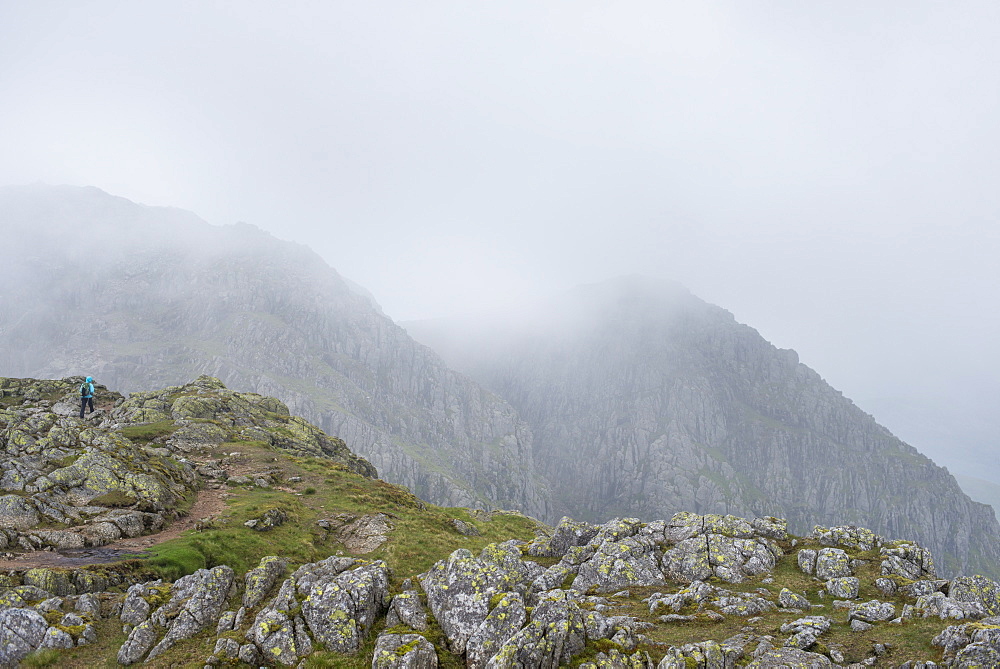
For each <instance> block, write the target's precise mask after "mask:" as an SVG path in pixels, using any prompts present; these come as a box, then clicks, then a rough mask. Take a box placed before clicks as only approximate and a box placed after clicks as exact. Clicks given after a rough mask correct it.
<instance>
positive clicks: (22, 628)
mask: <svg viewBox="0 0 1000 669" xmlns="http://www.w3.org/2000/svg"><path fill="white" fill-rule="evenodd" d="M48 629H49V624H48V622H46V621H45V618H44V617H43V616H42V614H40V613H38V612H37V611H32V610H31V609H5V610H3V611H0V666H2V667H16V666H17V665H18V663H19V662H20V661H21V660H22V659H24V657H25V656H26V655H27V654H28V653H30V652H31V651H33V650H35V649H37V648H38V647H39V646H40V645H41V643H42V642H43V641H44V639H45V633H46V631H47V630H48Z"/></svg>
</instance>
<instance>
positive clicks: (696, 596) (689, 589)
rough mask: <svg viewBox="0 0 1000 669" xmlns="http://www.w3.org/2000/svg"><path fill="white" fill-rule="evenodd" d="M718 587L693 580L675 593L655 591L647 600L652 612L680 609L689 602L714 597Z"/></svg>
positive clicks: (707, 600)
mask: <svg viewBox="0 0 1000 669" xmlns="http://www.w3.org/2000/svg"><path fill="white" fill-rule="evenodd" d="M718 590H719V589H718V588H716V587H715V586H713V585H709V584H708V583H704V582H702V581H692V582H691V583H690V584H688V585H687V586H685V587H683V588H681V589H680V590H679V591H678V592H676V593H673V594H663V593H654V594H653V595H650V596H649V597H648V598H647V599H646V600H645V601H646V602H648V603H649V612H650V613H661V612H663V611H674V612H677V611H680V610H681V609H683V608H684V607H685V606H686V605H687V604H689V603H694V604H704V603H707V602H709V601H710V600H712V599H714V598H715V596H716V592H718Z"/></svg>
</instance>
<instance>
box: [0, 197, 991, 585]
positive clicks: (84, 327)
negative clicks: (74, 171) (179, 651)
mask: <svg viewBox="0 0 1000 669" xmlns="http://www.w3.org/2000/svg"><path fill="white" fill-rule="evenodd" d="M12 203H13V204H12ZM53 217H55V218H56V219H57V220H56V221H55V222H53V220H52V219H53ZM0 224H3V225H5V226H6V227H7V228H9V230H8V233H9V234H8V235H7V236H6V238H7V239H9V243H10V246H11V251H12V256H13V257H12V264H11V267H10V269H11V270H12V271H13V275H14V276H16V277H17V281H15V282H13V284H12V290H10V291H5V293H4V294H3V295H2V296H0V328H2V329H0V333H2V334H0V336H2V337H3V342H4V343H5V346H4V347H2V349H0V368H3V369H5V370H7V372H6V373H8V374H11V375H22V376H36V377H37V376H53V377H58V376H63V375H65V374H66V373H77V372H79V371H81V370H88V371H89V373H91V374H92V375H94V376H95V377H97V378H98V380H99V381H103V382H105V383H108V384H111V385H115V386H118V387H123V388H126V389H143V388H152V387H161V386H163V385H171V384H176V383H178V382H180V381H181V380H183V379H185V378H193V377H195V376H198V375H200V374H209V375H212V376H217V377H220V378H222V379H223V380H224V381H225V382H226V383H229V384H232V385H236V386H239V387H246V388H251V389H253V390H254V391H256V392H259V393H262V394H266V395H275V396H278V397H279V398H280V399H282V400H283V401H284V402H285V403H286V404H287V405H288V406H289V408H290V409H291V410H292V411H293V412H294V413H296V414H297V415H302V416H304V417H306V418H307V419H309V420H311V421H312V422H315V423H317V424H318V425H319V426H320V427H321V428H322V429H324V430H326V431H327V432H329V433H331V434H337V435H338V436H340V437H341V438H343V439H344V440H345V441H347V442H348V443H350V444H351V446H352V448H354V449H356V450H357V451H358V452H359V453H360V454H361V455H362V456H363V457H366V458H367V459H368V460H370V461H371V462H372V464H373V465H375V466H376V467H377V468H378V470H379V471H380V472H382V474H383V476H385V478H386V479H387V480H390V481H393V482H396V483H400V484H403V485H405V486H407V487H408V488H410V489H411V490H412V491H414V492H415V493H416V494H418V495H419V496H421V497H422V498H424V499H427V500H429V501H434V502H437V503H442V504H449V505H461V506H480V507H485V508H498V507H499V508H519V509H521V510H523V511H524V512H525V513H528V514H529V515H532V516H535V517H539V518H543V519H546V520H549V521H551V522H554V521H555V520H556V519H558V518H559V517H560V516H561V515H563V514H565V513H569V514H570V515H572V516H576V517H578V518H580V519H591V520H595V521H596V520H604V519H606V518H610V517H615V516H629V517H641V518H656V517H666V516H669V515H670V514H671V513H673V512H675V511H678V510H683V509H692V510H695V511H697V512H703V513H704V512H720V513H734V514H742V515H778V516H781V517H787V518H788V519H789V522H790V523H791V525H792V526H793V527H795V528H796V529H798V530H803V529H806V530H807V529H808V528H804V527H801V525H802V524H803V523H806V522H809V519H812V521H813V522H816V521H818V522H833V521H834V520H836V521H838V522H845V521H846V522H854V523H857V524H859V525H863V526H870V527H873V528H874V529H875V530H876V531H879V532H882V533H885V534H887V535H889V536H910V537H914V538H916V539H917V540H920V541H922V542H924V543H926V544H927V545H928V546H930V547H932V548H933V549H934V550H935V551H936V552H937V553H938V554H939V556H941V557H940V563H941V564H942V565H943V566H944V568H945V569H947V570H951V571H955V572H958V573H967V572H968V571H970V570H977V571H982V572H985V573H995V570H996V569H997V565H998V564H1000V557H998V555H997V550H998V549H997V547H996V544H997V543H1000V528H998V527H997V523H996V519H995V518H994V517H993V515H992V514H991V513H987V512H986V510H985V509H983V508H980V507H979V506H977V505H976V504H975V503H973V502H971V500H969V499H968V498H967V497H966V496H965V495H964V494H963V493H962V492H961V491H960V490H959V489H958V487H957V485H956V484H955V483H954V480H953V479H951V478H950V476H949V475H947V473H946V472H943V470H940V469H939V468H937V467H936V466H935V465H933V463H931V462H930V461H929V460H927V459H926V458H924V457H923V456H921V455H920V454H919V453H917V452H916V451H915V450H914V449H912V448H911V447H909V446H907V445H906V444H903V443H902V442H899V441H898V440H895V439H894V438H893V437H892V435H891V434H889V433H888V431H886V430H885V429H884V428H881V427H880V426H878V425H877V423H875V421H874V420H873V419H872V418H871V417H870V416H868V415H867V414H864V412H862V411H861V410H860V409H858V408H857V407H856V406H854V405H853V403H851V402H850V401H849V400H847V399H846V398H844V397H843V395H842V394H841V393H839V392H838V391H836V390H835V389H833V388H831V387H830V386H829V385H828V384H825V382H823V381H822V378H821V377H819V375H818V374H817V373H816V372H814V371H813V370H810V369H809V368H808V367H806V366H805V365H802V364H801V363H800V362H799V360H798V357H797V355H796V354H795V353H794V351H789V350H784V351H783V350H779V349H776V348H774V347H773V346H772V345H770V344H769V343H767V342H766V341H765V340H764V339H763V338H762V337H760V335H759V333H757V332H756V331H755V330H753V329H752V328H750V327H749V326H745V325H741V324H739V323H737V322H736V320H735V319H734V318H733V316H732V314H730V313H729V312H726V311H725V310H723V309H721V308H719V307H714V306H711V305H708V304H707V303H705V302H703V301H701V300H699V299H698V298H696V297H695V296H693V295H692V294H691V293H690V292H689V291H686V290H685V289H683V288H681V287H680V286H678V285H676V284H672V285H670V286H667V287H665V288H664V287H663V286H662V284H660V283H657V282H651V281H650V280H646V279H636V278H634V277H633V278H630V279H622V280H618V281H612V282H609V283H607V284H605V285H603V286H599V287H597V288H595V287H593V286H592V287H589V288H586V287H585V288H581V289H579V290H578V291H576V292H575V293H573V295H572V296H571V298H570V299H568V300H564V301H561V302H559V303H556V304H555V305H553V306H550V307H547V308H546V309H543V310H542V311H541V312H537V311H536V312H535V313H532V312H531V310H530V309H528V310H526V311H525V312H524V313H523V314H521V315H519V317H518V319H517V321H516V323H512V322H511V321H510V320H508V321H507V323H506V326H507V327H509V326H511V325H516V330H517V332H515V335H510V334H509V333H506V332H505V328H504V327H497V326H496V325H495V324H488V325H487V326H486V327H484V328H480V330H481V331H485V332H486V333H487V334H489V337H487V338H482V337H480V336H478V335H477V334H476V330H475V329H470V330H469V331H468V332H469V333H471V334H467V335H463V337H464V338H465V343H466V344H467V345H468V346H467V348H469V349H470V350H469V351H467V355H466V354H463V355H465V358H466V360H471V361H475V360H477V359H478V360H480V361H481V364H482V367H481V368H479V367H476V366H475V365H473V366H471V367H470V366H467V364H466V363H463V362H461V361H457V362H453V364H454V366H456V367H457V368H458V369H459V372H456V371H453V370H452V369H451V368H449V367H448V365H446V364H445V362H444V360H442V358H441V357H439V355H438V354H436V353H434V352H433V351H432V350H431V349H430V348H428V347H426V346H424V345H423V344H419V343H417V341H415V340H414V339H413V338H412V337H411V336H410V335H409V334H408V333H407V332H406V331H405V330H404V329H403V328H401V327H400V326H399V325H397V324H395V323H394V322H392V320H391V319H389V318H388V317H387V316H386V315H385V314H384V313H382V312H381V310H380V309H378V308H377V307H375V306H373V304H372V301H371V298H370V296H366V295H365V294H364V291H358V290H357V288H356V287H352V286H351V285H349V284H348V283H347V282H345V281H344V280H343V279H342V277H340V275H339V274H338V273H337V272H336V271H335V270H334V269H332V268H330V267H329V266H328V265H327V264H326V263H325V262H324V261H323V260H322V259H321V258H319V256H317V255H316V254H315V253H312V252H311V251H309V250H308V249H307V248H306V247H303V246H301V245H298V244H292V243H288V242H282V241H280V240H277V239H275V238H274V237H272V236H271V235H269V234H267V233H265V232H263V231H260V230H258V229H256V228H253V227H252V226H222V227H218V226H209V225H208V224H207V223H204V222H202V221H200V219H197V217H195V216H194V215H193V214H188V213H178V212H176V211H174V210H169V209H163V208H148V207H142V206H140V205H135V204H134V203H130V202H128V201H127V200H123V199H121V198H112V197H111V196H107V195H106V194H103V193H102V192H100V191H96V189H94V190H86V189H76V190H74V189H72V188H70V189H56V191H55V194H53V192H52V191H47V190H46V189H44V188H40V189H34V190H32V191H31V192H29V193H28V194H27V195H25V194H24V192H21V193H20V194H18V192H17V191H16V190H5V191H3V192H2V193H0ZM25 230H26V231H27V232H24V231H25ZM180 232H183V233H184V235H183V237H184V239H181V235H180V234H179V233H180ZM39 248H45V249H48V250H49V251H48V253H47V254H46V255H45V256H44V257H43V256H39V254H37V252H36V251H37V249H39ZM532 329H534V331H532ZM452 339H453V340H455V339H456V338H454V337H453V338H452ZM510 342H514V343H515V344H516V345H512V344H511V343H510ZM445 358H446V359H449V360H452V358H451V356H450V355H449V354H447V352H446V355H445ZM470 364H471V363H470ZM477 364H479V363H477ZM463 371H464V372H465V373H460V372H463ZM473 379H477V380H478V381H477V380H473ZM991 542H993V543H991Z"/></svg>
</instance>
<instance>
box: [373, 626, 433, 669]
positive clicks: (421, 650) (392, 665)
mask: <svg viewBox="0 0 1000 669" xmlns="http://www.w3.org/2000/svg"><path fill="white" fill-rule="evenodd" d="M437 666H438V657H437V651H435V650H434V645H433V644H432V643H431V642H430V641H428V640H427V639H425V638H424V637H422V636H420V635H419V634H383V635H381V636H379V638H378V640H377V641H376V642H375V652H374V654H373V656H372V669H437Z"/></svg>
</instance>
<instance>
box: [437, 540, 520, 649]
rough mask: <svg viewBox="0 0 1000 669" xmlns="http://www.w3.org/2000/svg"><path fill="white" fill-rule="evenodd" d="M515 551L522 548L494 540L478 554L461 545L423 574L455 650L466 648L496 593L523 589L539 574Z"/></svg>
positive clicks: (439, 620) (445, 631) (439, 618)
mask: <svg viewBox="0 0 1000 669" xmlns="http://www.w3.org/2000/svg"><path fill="white" fill-rule="evenodd" d="M513 551H517V552H518V553H519V552H520V551H518V549H517V548H516V547H514V546H509V547H508V548H506V549H504V548H500V547H499V545H497V544H491V545H490V546H487V547H486V548H485V549H483V552H482V553H481V554H480V556H479V557H478V558H476V557H473V555H472V553H471V552H469V551H468V550H466V549H458V550H456V551H455V552H453V553H452V554H451V556H450V557H449V558H448V559H447V560H441V561H439V562H437V563H436V564H435V565H434V566H433V567H431V569H430V570H429V571H427V572H426V573H425V574H422V575H421V577H420V583H421V585H422V586H423V589H424V592H425V593H427V605H428V607H429V608H430V610H431V613H433V614H434V617H435V619H437V621H438V624H440V625H441V629H442V630H443V631H444V633H445V635H446V636H447V637H448V645H449V646H450V647H451V649H452V650H453V651H454V652H455V653H459V654H461V653H464V652H465V645H466V643H467V642H468V640H469V637H470V636H472V634H473V633H474V632H475V631H476V630H477V629H478V628H479V626H480V625H481V624H482V623H483V621H484V620H485V619H486V616H487V614H488V613H489V604H490V599H491V598H492V597H493V595H495V594H499V593H503V592H518V591H524V590H526V589H527V586H528V584H529V583H530V582H531V581H532V580H534V578H536V577H537V572H533V571H529V570H528V569H527V568H526V567H524V565H523V562H521V560H520V559H518V558H517V557H516V556H515V555H513Z"/></svg>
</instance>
